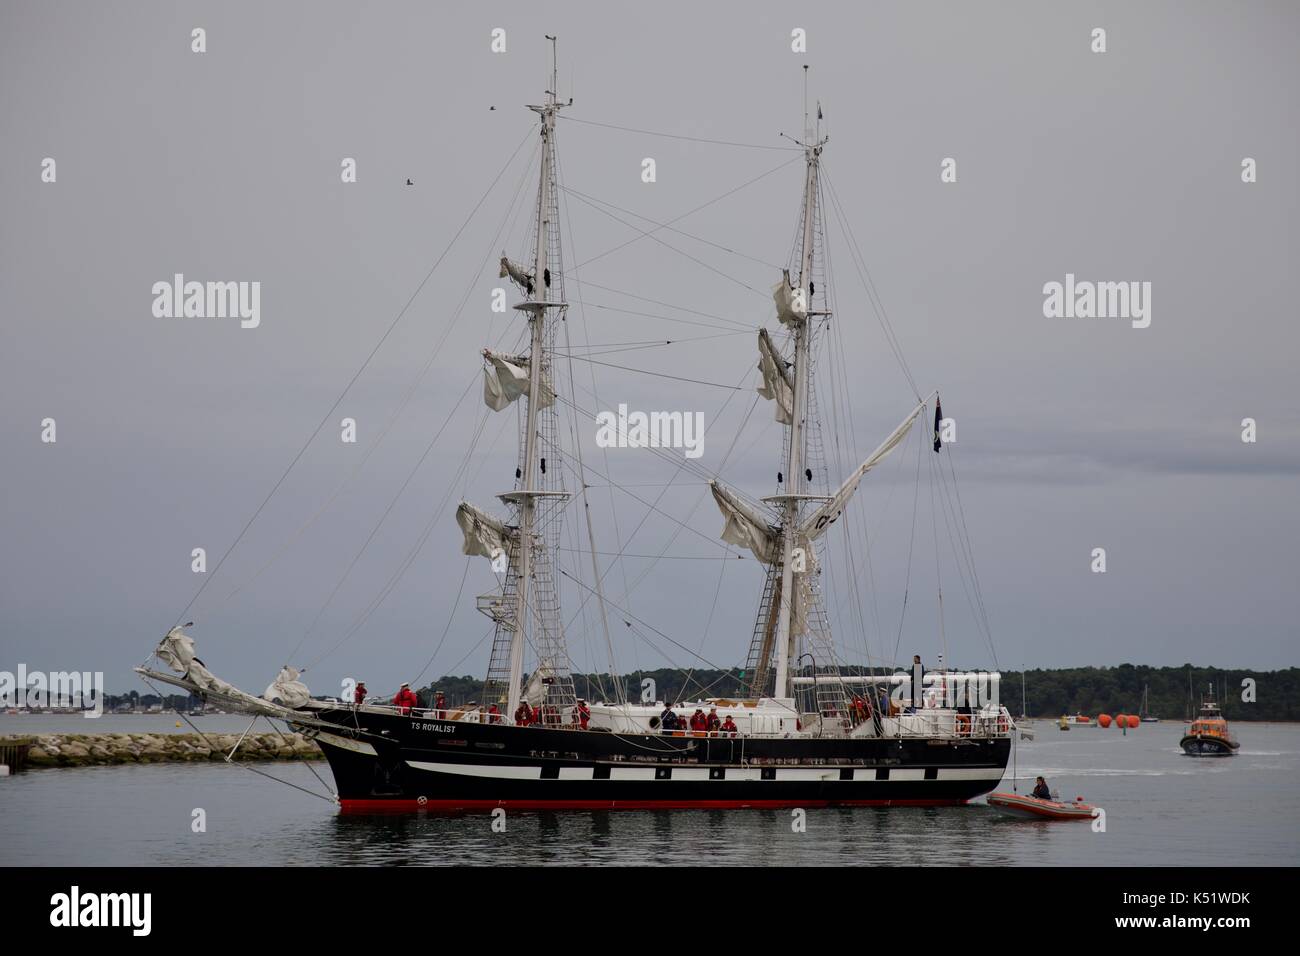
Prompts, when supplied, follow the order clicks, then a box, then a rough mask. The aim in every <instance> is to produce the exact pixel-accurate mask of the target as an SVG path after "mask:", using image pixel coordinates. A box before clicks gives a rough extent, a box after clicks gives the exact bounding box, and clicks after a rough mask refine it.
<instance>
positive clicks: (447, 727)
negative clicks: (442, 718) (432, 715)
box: [415, 723, 456, 734]
mask: <svg viewBox="0 0 1300 956" xmlns="http://www.w3.org/2000/svg"><path fill="white" fill-rule="evenodd" d="M415 726H416V728H417V729H418V730H432V731H434V732H436V733H439V734H454V733H455V732H456V728H455V727H453V726H452V725H451V724H426V723H417V724H416V725H415Z"/></svg>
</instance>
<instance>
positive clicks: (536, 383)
mask: <svg viewBox="0 0 1300 956" xmlns="http://www.w3.org/2000/svg"><path fill="white" fill-rule="evenodd" d="M548 39H550V40H551V45H552V53H551V88H550V89H549V90H547V91H546V97H545V102H544V103H543V104H542V105H541V106H529V107H528V108H529V109H530V110H533V111H534V112H535V113H538V114H539V115H540V116H541V118H542V122H541V137H542V149H541V153H542V170H541V180H540V182H539V184H538V196H537V239H536V244H535V246H534V252H533V277H534V278H533V283H532V285H533V295H532V296H530V297H529V299H528V300H526V301H524V302H521V303H519V305H517V306H515V308H516V309H519V310H521V311H522V312H524V313H525V314H526V315H527V316H528V324H529V327H530V329H531V331H532V336H531V345H530V348H529V362H528V410H527V413H526V416H525V419H526V424H525V426H524V449H523V461H522V462H521V464H520V466H519V467H520V471H521V472H522V474H521V477H520V488H519V490H518V491H517V492H516V495H517V496H518V505H519V537H520V540H521V541H523V542H525V543H528V542H531V541H532V540H533V528H534V525H535V523H536V517H537V496H538V494H539V492H538V490H537V488H536V485H537V468H538V461H537V458H538V455H537V415H538V411H539V409H538V401H539V399H540V396H541V389H542V373H543V370H544V367H545V366H546V365H547V364H548V363H547V362H545V361H544V360H543V356H544V355H545V354H546V325H547V319H548V316H549V313H550V310H551V309H553V308H556V307H557V306H561V305H562V303H555V302H551V301H550V297H551V282H550V274H551V272H550V264H549V262H548V259H547V252H548V250H547V246H548V244H549V242H550V226H551V221H550V220H551V215H552V212H551V205H552V201H553V196H552V189H553V188H554V183H553V181H552V164H553V163H554V159H555V157H554V149H555V116H556V113H558V112H559V110H560V105H559V103H558V102H557V101H556V94H555V87H556V85H557V83H556V71H555V54H554V45H555V40H554V38H548ZM556 225H557V226H558V223H556ZM541 493H543V494H544V492H541ZM532 558H533V549H532V548H531V547H527V546H525V547H522V548H520V549H519V581H518V586H517V590H518V594H517V596H516V605H515V621H516V624H517V626H516V627H515V631H514V638H513V640H512V641H511V643H510V676H509V684H508V685H507V687H508V688H509V690H508V692H507V697H506V713H507V714H513V713H514V712H515V709H516V708H517V707H518V706H519V696H520V692H521V690H522V683H523V676H524V643H525V640H526V637H525V635H526V634H527V628H526V627H525V626H524V622H526V621H527V620H528V618H529V598H530V595H531V592H532V590H533V582H532V573H533V561H532Z"/></svg>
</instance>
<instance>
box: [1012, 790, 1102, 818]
mask: <svg viewBox="0 0 1300 956" xmlns="http://www.w3.org/2000/svg"><path fill="white" fill-rule="evenodd" d="M988 799H989V806H991V807H995V808H996V809H998V810H1001V811H1002V812H1003V813H1007V814H1010V815H1011V816H1015V817H1021V818H1022V819H1030V820H1091V819H1092V811H1093V807H1092V806H1091V805H1090V804H1087V803H1084V802H1083V797H1079V798H1078V799H1077V800H1075V801H1074V803H1058V802H1057V801H1055V800H1040V799H1039V798H1038V797H1030V796H1025V795H1024V794H1019V793H990V794H989V798H988Z"/></svg>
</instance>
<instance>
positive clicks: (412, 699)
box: [393, 683, 420, 714]
mask: <svg viewBox="0 0 1300 956" xmlns="http://www.w3.org/2000/svg"><path fill="white" fill-rule="evenodd" d="M419 705H420V698H418V697H416V696H415V691H413V690H411V685H410V684H409V683H403V684H402V689H401V690H399V691H398V692H397V694H396V695H395V696H394V697H393V706H395V707H399V708H401V711H402V713H404V714H409V713H410V712H411V710H412V709H414V708H415V707H418V706H419Z"/></svg>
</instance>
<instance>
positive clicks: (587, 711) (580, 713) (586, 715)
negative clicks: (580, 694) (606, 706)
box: [573, 698, 591, 730]
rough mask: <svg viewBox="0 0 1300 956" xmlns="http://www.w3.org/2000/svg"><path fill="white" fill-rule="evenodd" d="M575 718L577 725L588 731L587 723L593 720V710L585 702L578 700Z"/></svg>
mask: <svg viewBox="0 0 1300 956" xmlns="http://www.w3.org/2000/svg"><path fill="white" fill-rule="evenodd" d="M573 718H574V720H573V722H574V723H575V724H578V725H579V726H581V727H582V729H583V730H586V729H587V723H588V721H590V720H591V708H590V707H588V706H587V702H586V701H585V700H582V699H581V698H579V699H578V706H577V707H574V708H573Z"/></svg>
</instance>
